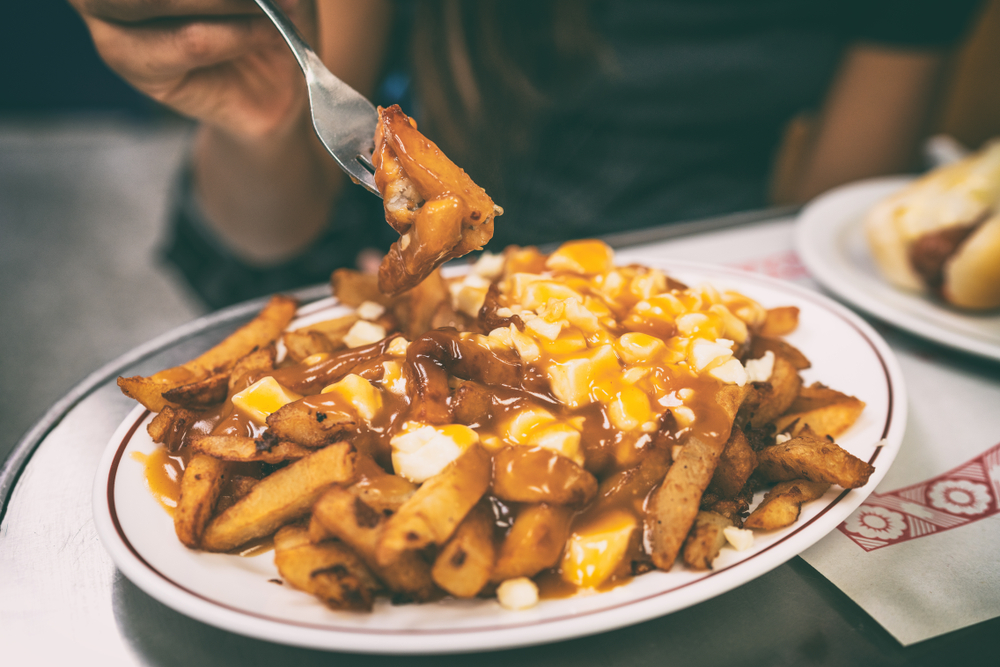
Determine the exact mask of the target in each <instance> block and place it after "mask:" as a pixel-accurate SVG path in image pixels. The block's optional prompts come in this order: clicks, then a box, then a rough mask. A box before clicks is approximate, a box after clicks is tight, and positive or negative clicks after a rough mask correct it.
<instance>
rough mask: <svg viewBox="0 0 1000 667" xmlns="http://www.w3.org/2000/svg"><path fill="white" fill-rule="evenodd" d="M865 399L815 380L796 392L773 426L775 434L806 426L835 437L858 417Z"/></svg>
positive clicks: (800, 429) (817, 432) (815, 431)
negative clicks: (849, 394)
mask: <svg viewBox="0 0 1000 667" xmlns="http://www.w3.org/2000/svg"><path fill="white" fill-rule="evenodd" d="M864 409H865V402H864V401H862V400H859V399H857V398H855V397H854V396H848V395H847V394H842V393H840V392H839V391H836V390H834V389H830V388H829V387H825V386H823V385H822V384H820V383H818V382H815V383H813V384H812V385H810V386H808V387H803V388H802V389H801V390H800V391H799V395H798V396H797V397H796V399H795V400H794V401H792V404H791V405H790V406H789V407H788V410H787V411H786V412H785V414H784V415H782V416H781V417H779V418H777V419H776V420H775V422H774V427H775V429H776V430H777V432H778V433H782V432H784V431H786V430H789V429H791V433H792V434H793V435H796V434H798V433H799V432H801V431H802V429H804V428H806V427H809V428H811V429H812V430H813V432H814V433H815V434H816V435H818V436H819V437H826V436H830V437H831V438H836V437H837V436H839V435H840V434H842V433H843V432H844V431H846V430H847V429H849V428H850V427H851V426H852V425H853V424H854V422H856V421H857V420H858V417H860V416H861V412H862V411H863V410H864Z"/></svg>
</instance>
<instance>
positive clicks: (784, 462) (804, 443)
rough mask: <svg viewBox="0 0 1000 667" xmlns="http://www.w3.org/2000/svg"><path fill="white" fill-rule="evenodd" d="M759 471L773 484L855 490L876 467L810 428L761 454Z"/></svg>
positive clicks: (866, 479)
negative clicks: (802, 483) (796, 482)
mask: <svg viewBox="0 0 1000 667" xmlns="http://www.w3.org/2000/svg"><path fill="white" fill-rule="evenodd" d="M758 457H759V460H760V463H759V465H758V467H757V469H758V470H759V471H760V474H762V475H763V476H764V477H765V478H766V479H768V480H770V481H787V480H793V479H807V480H810V481H812V482H826V483H827V484H836V485H837V486H841V487H843V488H845V489H856V488H858V487H859V486H864V485H865V484H867V483H868V478H869V477H871V474H872V473H873V472H875V468H874V467H873V466H872V465H870V464H869V463H867V462H865V461H862V460H861V459H859V458H858V457H856V456H854V455H853V454H851V453H850V452H847V451H844V450H843V449H841V447H840V446H839V445H837V443H835V442H831V441H829V440H827V439H826V438H821V437H819V436H818V435H816V434H815V433H813V432H812V431H811V430H810V429H809V427H808V426H807V427H806V428H805V429H804V430H803V431H802V432H801V433H799V435H798V436H796V437H794V438H792V439H791V440H788V441H786V442H782V443H780V444H777V445H774V446H772V447H767V448H765V449H763V450H761V452H760V453H759V455H758Z"/></svg>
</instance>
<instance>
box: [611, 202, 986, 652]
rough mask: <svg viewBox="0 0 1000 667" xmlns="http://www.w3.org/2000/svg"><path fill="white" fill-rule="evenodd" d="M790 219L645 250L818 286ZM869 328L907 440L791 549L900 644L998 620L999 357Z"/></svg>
mask: <svg viewBox="0 0 1000 667" xmlns="http://www.w3.org/2000/svg"><path fill="white" fill-rule="evenodd" d="M793 226H794V219H785V220H780V221H776V222H770V223H765V224H760V225H753V226H749V227H742V228H738V229H731V230H722V231H718V232H712V233H709V234H704V235H699V236H697V237H692V238H685V239H677V240H672V241H665V242H663V243H660V244H654V246H653V249H654V252H659V253H662V256H663V257H664V259H671V258H676V259H686V260H697V261H706V262H715V263H719V264H726V265H729V266H734V267H737V268H741V269H745V270H748V271H755V272H759V273H765V274H768V275H771V276H774V277H776V278H782V279H785V280H790V281H794V282H796V283H799V284H801V285H805V286H808V287H811V288H813V289H816V290H819V286H818V285H817V284H816V283H815V282H814V281H813V280H812V279H810V278H809V274H808V272H807V271H806V269H805V267H804V266H803V265H802V263H801V262H800V261H799V259H798V257H797V256H796V254H795V252H794V250H793V238H792V230H793ZM644 252H645V253H648V252H649V249H648V248H647V249H646V250H645V251H644ZM618 255H619V257H622V258H627V256H628V251H627V250H623V251H621V252H619V253H618ZM874 324H875V326H876V328H877V329H878V330H879V332H880V333H881V334H882V335H883V336H884V337H885V338H886V340H887V341H888V342H889V345H890V346H891V347H892V349H893V351H894V352H895V353H896V355H897V357H898V359H899V363H900V366H901V367H902V370H903V375H904V377H905V379H906V385H907V393H908V395H909V418H908V421H907V426H906V436H905V437H904V439H903V445H902V447H901V449H900V452H899V455H898V456H897V457H896V461H895V462H894V463H893V466H892V468H891V469H890V470H889V473H888V475H887V476H886V477H885V479H884V480H883V481H882V483H881V484H880V485H879V486H878V488H877V489H876V490H875V493H873V494H872V495H871V496H870V497H869V498H868V500H867V501H866V502H865V503H864V504H863V505H862V506H861V507H860V508H859V509H858V510H857V511H856V512H855V513H854V514H853V515H852V516H851V517H849V518H848V520H847V521H845V522H844V523H843V524H841V525H840V526H839V530H837V531H835V532H833V533H831V534H830V535H829V536H827V537H826V538H824V539H823V540H822V541H820V542H819V543H817V544H816V545H815V546H813V547H812V548H810V549H809V550H807V551H806V552H805V553H803V554H802V557H803V558H804V559H805V560H806V562H808V563H809V564H810V565H812V566H813V567H814V568H816V569H817V570H818V571H819V572H820V573H821V574H823V576H825V577H826V578H828V579H829V580H830V581H832V582H833V583H834V584H835V585H836V586H837V587H838V588H840V589H841V590H842V591H844V593H846V594H847V595H848V596H849V597H850V598H851V599H852V600H854V601H855V602H857V603H858V604H859V605H860V606H861V607H862V608H863V609H864V610H865V611H866V612H868V613H869V614H870V615H871V616H872V617H873V618H874V619H875V620H876V621H878V622H879V623H880V624H881V625H882V626H883V627H884V628H885V629H886V630H888V631H889V632H890V633H891V634H892V635H893V636H894V637H895V638H896V639H897V640H899V641H900V643H902V644H903V645H909V644H914V643H916V642H919V641H923V640H925V639H929V638H931V637H935V636H938V635H941V634H944V633H947V632H951V631H953V630H957V629H959V628H963V627H966V626H969V625H973V624H975V623H979V622H982V621H985V620H988V619H990V618H994V617H996V616H1000V593H998V591H1000V567H998V566H997V564H998V562H1000V364H997V363H996V362H992V361H988V360H983V359H978V358H974V357H969V356H966V355H963V354H960V353H955V352H950V351H948V350H945V349H943V348H941V347H939V346H936V345H934V344H932V343H928V342H924V341H922V340H919V339H917V338H913V337H911V336H909V335H908V334H904V333H901V332H899V331H897V330H896V329H894V328H892V327H888V326H885V325H882V324H879V323H877V322H876V323H874Z"/></svg>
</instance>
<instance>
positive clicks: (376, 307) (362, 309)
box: [356, 301, 385, 321]
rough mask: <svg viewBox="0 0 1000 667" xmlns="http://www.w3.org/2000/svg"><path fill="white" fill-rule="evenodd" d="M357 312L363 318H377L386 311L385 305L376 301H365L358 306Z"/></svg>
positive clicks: (370, 319)
mask: <svg viewBox="0 0 1000 667" xmlns="http://www.w3.org/2000/svg"><path fill="white" fill-rule="evenodd" d="M356 312H357V313H358V317H360V318H361V319H363V320H369V321H372V320H377V319H378V318H380V317H382V315H383V314H384V313H385V306H383V305H382V304H381V303H375V302H374V301H364V302H362V303H361V305H360V306H358V308H357V311H356Z"/></svg>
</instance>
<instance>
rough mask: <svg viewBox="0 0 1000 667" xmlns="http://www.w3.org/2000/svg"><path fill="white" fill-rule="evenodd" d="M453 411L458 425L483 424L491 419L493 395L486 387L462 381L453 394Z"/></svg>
mask: <svg viewBox="0 0 1000 667" xmlns="http://www.w3.org/2000/svg"><path fill="white" fill-rule="evenodd" d="M451 409H452V410H453V411H454V413H455V423H456V424H465V425H467V426H471V425H474V424H481V423H483V422H485V421H486V420H487V419H489V418H490V413H491V412H492V410H493V395H492V393H491V392H490V390H489V389H488V388H487V387H486V386H485V385H482V384H479V383H478V382H471V381H467V380H461V381H459V384H458V386H457V387H455V391H454V392H452V394H451Z"/></svg>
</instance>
